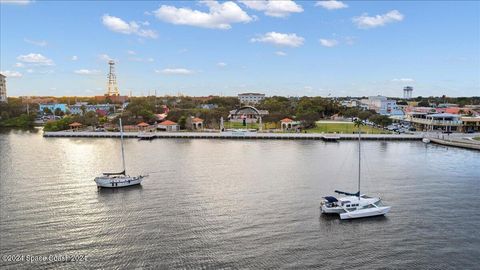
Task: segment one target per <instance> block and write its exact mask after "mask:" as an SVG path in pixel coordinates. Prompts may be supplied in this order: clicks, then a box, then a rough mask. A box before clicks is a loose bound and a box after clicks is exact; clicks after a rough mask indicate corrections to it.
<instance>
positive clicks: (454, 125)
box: [405, 112, 463, 132]
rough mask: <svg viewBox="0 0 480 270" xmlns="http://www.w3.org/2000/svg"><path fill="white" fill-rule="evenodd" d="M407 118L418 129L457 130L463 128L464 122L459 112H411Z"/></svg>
mask: <svg viewBox="0 0 480 270" xmlns="http://www.w3.org/2000/svg"><path fill="white" fill-rule="evenodd" d="M405 120H406V121H407V122H410V123H411V124H412V125H413V126H414V127H415V128H416V129H417V130H418V131H443V132H456V131H462V130H463V122H462V121H461V120H460V115H458V114H451V113H430V114H429V113H425V112H410V113H408V114H407V117H406V119H405Z"/></svg>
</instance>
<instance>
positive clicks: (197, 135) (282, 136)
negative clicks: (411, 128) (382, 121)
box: [43, 131, 422, 141]
mask: <svg viewBox="0 0 480 270" xmlns="http://www.w3.org/2000/svg"><path fill="white" fill-rule="evenodd" d="M154 134H155V136H154V138H157V139H162V138H186V139H266V140H325V141H336V140H356V139H357V138H358V135H356V134H314V133H257V132H212V133H208V132H157V133H154ZM139 135H141V133H138V132H125V133H124V137H125V138H139ZM43 136H44V137H67V138H68V137H70V138H72V137H73V138H119V137H120V132H84V131H79V132H71V131H57V132H44V133H43ZM362 139H364V140H421V139H422V136H420V135H410V134H362Z"/></svg>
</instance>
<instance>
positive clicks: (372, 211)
mask: <svg viewBox="0 0 480 270" xmlns="http://www.w3.org/2000/svg"><path fill="white" fill-rule="evenodd" d="M389 211H390V206H382V207H375V208H367V209H359V210H354V211H350V212H345V213H341V214H340V219H354V218H364V217H374V216H382V215H385V214H386V213H388V212H389Z"/></svg>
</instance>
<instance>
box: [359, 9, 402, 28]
mask: <svg viewBox="0 0 480 270" xmlns="http://www.w3.org/2000/svg"><path fill="white" fill-rule="evenodd" d="M404 17H405V16H404V15H403V14H402V13H400V12H399V11H398V10H391V11H389V12H387V13H385V14H382V15H376V16H373V17H371V16H368V14H367V13H364V14H362V16H359V17H355V18H353V19H352V21H353V23H355V24H356V25H357V27H358V28H361V29H368V28H374V27H378V26H384V25H386V24H387V23H393V22H400V21H402V20H403V18H404Z"/></svg>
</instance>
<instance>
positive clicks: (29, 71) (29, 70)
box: [27, 68, 35, 73]
mask: <svg viewBox="0 0 480 270" xmlns="http://www.w3.org/2000/svg"><path fill="white" fill-rule="evenodd" d="M27 72H28V73H33V72H35V71H34V70H33V69H31V68H29V69H27Z"/></svg>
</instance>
